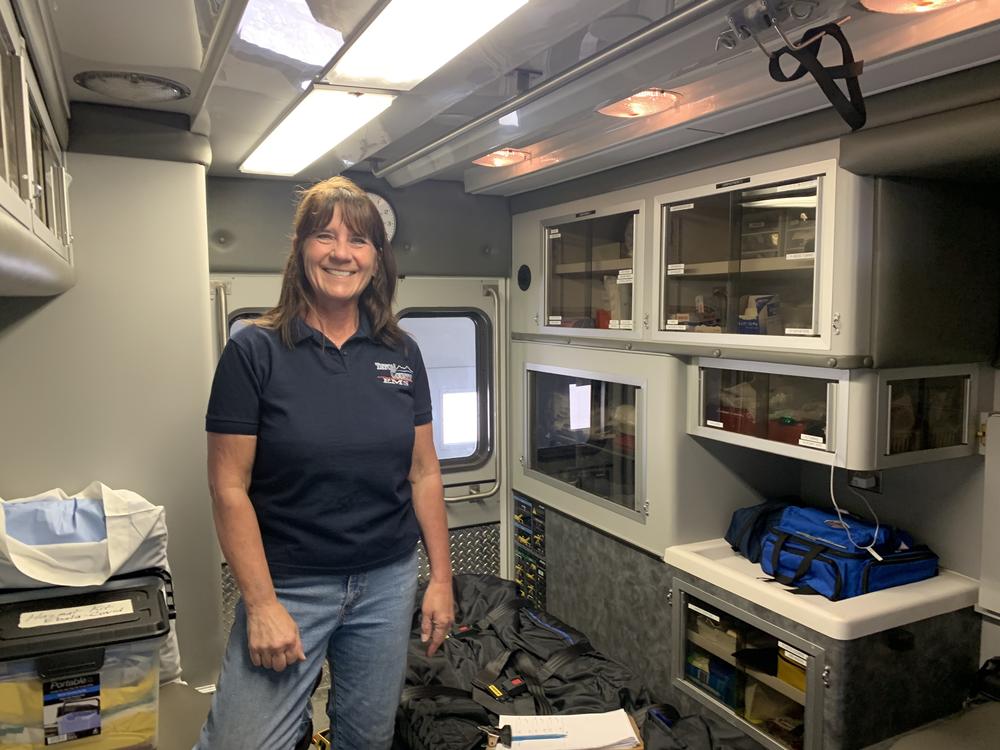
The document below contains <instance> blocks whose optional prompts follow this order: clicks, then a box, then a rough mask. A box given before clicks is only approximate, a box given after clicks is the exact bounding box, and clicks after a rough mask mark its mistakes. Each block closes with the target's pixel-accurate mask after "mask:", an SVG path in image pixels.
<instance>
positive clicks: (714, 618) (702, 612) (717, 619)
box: [688, 602, 722, 622]
mask: <svg viewBox="0 0 1000 750" xmlns="http://www.w3.org/2000/svg"><path fill="white" fill-rule="evenodd" d="M688 609H693V610H694V611H695V612H697V613H698V614H699V615H705V617H707V618H708V619H709V620H712V621H713V622H721V621H722V618H721V617H719V616H718V615H717V614H715V613H714V612H709V611H708V610H707V609H702V608H701V607H699V606H697V605H695V604H692V603H691V602H688Z"/></svg>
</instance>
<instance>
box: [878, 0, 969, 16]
mask: <svg viewBox="0 0 1000 750" xmlns="http://www.w3.org/2000/svg"><path fill="white" fill-rule="evenodd" d="M960 2H962V0H861V4H862V5H863V6H865V7H866V8H867V9H868V10H870V11H874V12H875V13H927V12H929V11H932V10H940V9H941V8H948V7H950V6H952V5H958V4H959V3H960Z"/></svg>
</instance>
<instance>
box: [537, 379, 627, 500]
mask: <svg viewBox="0 0 1000 750" xmlns="http://www.w3.org/2000/svg"><path fill="white" fill-rule="evenodd" d="M526 375H527V379H528V455H527V462H526V468H527V469H529V470H532V471H535V472H538V473H539V474H542V475H544V476H546V477H548V478H549V479H552V480H555V481H557V482H560V483H563V484H565V485H568V486H569V487H572V488H574V489H575V490H577V491H579V492H580V493H581V494H582V495H584V496H593V497H596V498H600V499H601V500H605V501H607V502H610V503H614V504H615V505H617V506H620V507H622V508H624V509H626V510H629V511H635V510H636V461H635V449H636V445H635V438H636V434H637V430H636V420H637V413H636V406H637V400H638V394H639V391H640V387H639V385H638V384H635V383H628V382H616V381H614V380H610V379H604V378H597V377H593V376H588V375H587V374H585V373H578V372H573V371H571V370H559V369H557V368H550V367H541V366H534V365H530V366H529V367H528V371H527V373H526Z"/></svg>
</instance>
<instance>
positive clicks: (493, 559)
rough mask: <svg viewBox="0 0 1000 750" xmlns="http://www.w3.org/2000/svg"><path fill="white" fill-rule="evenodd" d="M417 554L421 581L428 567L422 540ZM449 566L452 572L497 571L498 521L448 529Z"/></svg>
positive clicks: (425, 575)
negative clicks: (449, 546)
mask: <svg viewBox="0 0 1000 750" xmlns="http://www.w3.org/2000/svg"><path fill="white" fill-rule="evenodd" d="M417 554H418V555H419V558H420V559H419V563H418V568H417V578H418V580H419V581H420V582H421V583H424V582H426V581H427V579H428V578H430V574H431V568H430V563H428V562H427V551H426V550H425V549H424V545H423V542H420V543H419V544H417ZM451 569H452V571H453V572H455V573H479V574H482V575H494V576H498V575H500V524H498V523H487V524H483V525H481V526H466V527H465V528H463V529H452V531H451Z"/></svg>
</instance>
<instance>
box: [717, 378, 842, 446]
mask: <svg viewBox="0 0 1000 750" xmlns="http://www.w3.org/2000/svg"><path fill="white" fill-rule="evenodd" d="M700 378H701V424H703V425H704V426H706V427H714V428H716V429H719V430H725V431H726V432H736V433H740V434H743V435H750V436H752V437H757V438H762V439H764V440H772V441H776V442H780V443H789V444H791V445H801V446H804V447H806V448H815V449H818V450H825V451H830V452H832V451H833V450H834V444H833V435H832V429H831V427H832V418H833V414H832V411H833V410H832V408H831V404H830V400H831V396H830V394H831V388H832V387H833V386H834V384H835V381H832V380H823V379H821V378H805V377H799V376H793V375H779V374H774V373H766V372H748V371H744V370H728V369H725V370H724V369H717V368H714V367H702V368H701V370H700Z"/></svg>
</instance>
